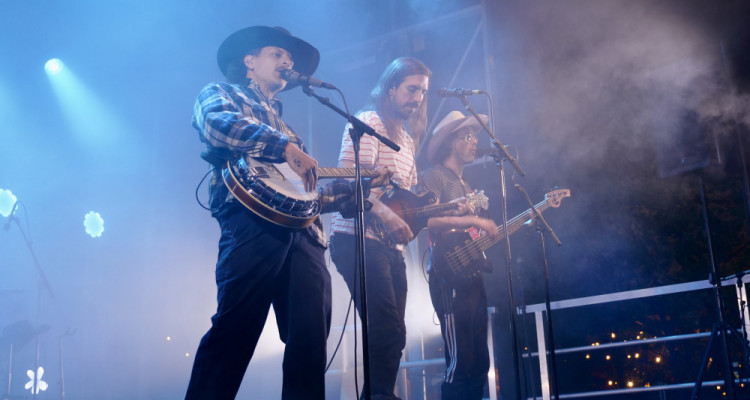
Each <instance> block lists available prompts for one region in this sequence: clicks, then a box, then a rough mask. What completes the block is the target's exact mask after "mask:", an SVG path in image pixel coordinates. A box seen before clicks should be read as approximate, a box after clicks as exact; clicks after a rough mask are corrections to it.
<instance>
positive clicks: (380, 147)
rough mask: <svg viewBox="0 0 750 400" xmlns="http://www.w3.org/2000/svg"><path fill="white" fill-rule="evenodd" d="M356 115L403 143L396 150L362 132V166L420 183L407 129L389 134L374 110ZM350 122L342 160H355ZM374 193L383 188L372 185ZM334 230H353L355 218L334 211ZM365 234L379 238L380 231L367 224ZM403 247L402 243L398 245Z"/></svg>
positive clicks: (402, 182)
mask: <svg viewBox="0 0 750 400" xmlns="http://www.w3.org/2000/svg"><path fill="white" fill-rule="evenodd" d="M357 118H359V119H361V120H362V122H364V123H366V124H367V125H369V126H371V127H372V128H373V129H374V130H375V132H377V133H379V134H381V135H383V136H386V137H388V138H390V139H391V140H393V141H394V142H396V144H398V145H399V146H401V150H400V151H399V152H396V151H393V150H392V149H391V148H390V147H388V146H386V145H385V144H383V143H382V142H380V141H379V140H378V139H377V138H374V137H372V136H370V135H364V136H362V139H361V141H360V154H359V159H360V162H361V163H362V166H363V167H379V166H385V167H388V169H389V170H390V171H391V172H393V177H392V180H393V181H394V182H396V183H397V184H398V185H399V186H400V187H402V188H405V189H409V188H410V187H411V186H414V185H416V184H417V167H416V163H415V161H414V160H415V158H414V153H415V149H414V141H413V140H412V138H411V136H409V134H408V133H407V132H406V130H405V129H401V131H400V132H398V134H397V137H396V138H393V137H391V136H389V135H388V134H387V131H386V128H385V124H384V123H383V121H382V120H381V119H380V116H378V114H377V113H376V112H375V111H363V112H360V113H359V114H357ZM350 127H351V125H350V124H347V125H346V128H345V129H344V135H343V138H342V140H341V153H340V154H339V163H340V162H342V161H351V162H354V149H353V145H352V139H351V138H350V137H349V128H350ZM372 191H373V193H375V194H379V193H382V189H375V188H373V189H372ZM331 232H332V233H334V234H335V233H348V234H351V235H353V234H354V220H353V219H344V218H343V217H342V216H341V215H340V214H338V213H337V214H334V215H333V218H332V219H331ZM366 237H367V238H368V239H375V240H380V237H379V235H377V234H376V233H375V231H374V230H373V228H372V227H371V226H368V227H367V231H366ZM397 248H399V249H403V246H397Z"/></svg>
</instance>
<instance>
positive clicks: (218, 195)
mask: <svg viewBox="0 0 750 400" xmlns="http://www.w3.org/2000/svg"><path fill="white" fill-rule="evenodd" d="M193 127H194V128H195V129H197V130H198V133H199V135H200V139H201V141H202V142H204V143H206V146H207V147H208V150H209V152H212V153H214V154H215V155H218V156H220V157H223V158H226V159H230V158H234V157H240V156H243V157H252V158H257V159H259V160H262V161H266V162H272V163H282V162H285V160H284V159H283V158H282V157H281V155H282V154H283V153H284V148H285V147H286V145H287V143H289V142H292V143H294V144H296V145H297V146H298V147H299V148H301V149H302V150H303V151H305V152H306V150H305V147H304V145H303V143H302V140H301V139H300V138H299V137H298V136H297V135H296V134H295V133H294V131H293V130H292V129H291V128H289V127H288V126H287V125H286V124H285V123H284V121H282V120H281V102H280V101H279V100H278V99H276V98H271V99H269V98H266V96H264V95H263V93H262V92H261V91H260V88H259V87H258V84H257V83H255V82H253V81H251V80H248V83H247V85H246V86H242V85H238V84H230V83H223V82H222V83H211V84H209V85H207V86H206V87H205V88H203V90H202V91H201V92H200V94H198V99H197V100H196V102H195V108H194V114H193ZM343 186H346V187H347V188H348V187H349V185H340V184H339V185H335V188H336V190H335V191H336V193H335V194H334V192H332V190H334V189H333V188H334V186H333V185H329V186H327V187H326V188H324V189H322V190H319V192H320V193H321V194H322V196H321V202H324V203H325V204H323V209H324V211H328V210H330V209H331V208H332V205H333V208H336V206H335V204H336V201H348V197H350V194H348V193H339V192H340V189H341V188H342V187H343ZM344 192H348V190H344ZM209 193H210V204H211V208H212V209H213V210H218V209H219V208H220V207H221V206H222V205H224V204H225V203H227V202H233V201H236V200H235V199H234V196H233V195H232V194H231V193H230V192H229V190H228V189H227V187H226V186H225V185H224V182H223V181H222V179H221V176H220V171H219V169H218V168H217V169H216V170H215V173H214V174H213V178H212V180H211V184H210V187H209ZM344 197H346V198H347V199H344ZM332 202H333V203H332ZM328 212H330V211H328ZM307 230H308V232H309V233H310V234H311V235H312V236H313V237H314V238H315V239H317V241H318V243H319V244H321V245H322V246H324V247H325V246H326V239H325V232H323V228H322V225H321V224H320V219H319V218H318V219H316V221H315V223H314V224H312V225H311V226H310V227H309V228H307Z"/></svg>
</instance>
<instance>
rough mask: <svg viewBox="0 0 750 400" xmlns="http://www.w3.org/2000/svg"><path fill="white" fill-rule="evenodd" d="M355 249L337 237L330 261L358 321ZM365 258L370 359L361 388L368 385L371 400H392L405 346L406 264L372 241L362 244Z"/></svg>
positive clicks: (347, 237)
mask: <svg viewBox="0 0 750 400" xmlns="http://www.w3.org/2000/svg"><path fill="white" fill-rule="evenodd" d="M355 248H356V247H355V241H354V236H352V235H347V234H341V233H337V234H335V235H333V236H332V237H331V259H332V260H333V262H334V263H335V264H336V269H337V270H338V272H339V273H340V274H341V276H343V278H344V280H345V281H346V285H347V286H348V287H349V293H352V295H353V296H354V299H355V304H356V305H357V310H359V311H360V317H361V316H362V314H361V310H360V304H359V293H360V292H361V290H360V289H359V287H360V281H359V279H355V271H354V270H355V263H356V260H355ZM365 256H366V263H365V264H366V271H365V272H366V280H367V313H368V319H367V320H368V340H369V355H370V376H369V377H365V387H366V386H367V385H370V388H371V392H372V395H373V398H381V399H395V398H396V397H395V395H394V393H393V389H394V388H395V386H396V377H397V376H398V368H399V363H400V361H401V354H402V350H403V349H404V346H405V345H406V324H405V323H404V313H405V310H406V264H405V263H404V256H403V255H402V254H401V252H400V251H398V250H395V249H392V248H390V247H386V246H385V245H383V244H382V243H380V242H378V241H375V240H366V241H365ZM356 276H357V278H358V277H359V273H357V274H356ZM355 285H356V286H355Z"/></svg>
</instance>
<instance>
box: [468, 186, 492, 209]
mask: <svg viewBox="0 0 750 400" xmlns="http://www.w3.org/2000/svg"><path fill="white" fill-rule="evenodd" d="M467 200H468V201H469V204H471V205H472V206H474V208H477V207H480V208H484V209H485V210H486V209H488V208H490V199H489V197H487V195H486V194H484V190H480V191H478V192H474V193H472V194H469V195H468V196H467Z"/></svg>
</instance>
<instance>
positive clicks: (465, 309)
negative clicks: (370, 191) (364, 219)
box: [421, 111, 497, 400]
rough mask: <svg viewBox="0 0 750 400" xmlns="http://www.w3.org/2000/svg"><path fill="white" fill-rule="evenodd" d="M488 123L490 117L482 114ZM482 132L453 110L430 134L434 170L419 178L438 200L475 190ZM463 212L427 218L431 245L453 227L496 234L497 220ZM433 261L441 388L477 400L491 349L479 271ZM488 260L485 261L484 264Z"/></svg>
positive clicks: (429, 151)
mask: <svg viewBox="0 0 750 400" xmlns="http://www.w3.org/2000/svg"><path fill="white" fill-rule="evenodd" d="M480 118H482V119H483V121H484V122H485V123H486V122H487V116H486V115H480ZM481 129H482V127H481V125H480V124H479V122H478V121H477V120H476V119H475V118H474V117H473V116H468V117H466V116H464V115H463V114H462V113H461V112H460V111H452V112H451V113H449V114H448V115H446V116H445V118H443V120H442V121H440V123H439V124H438V126H437V127H436V128H435V130H434V131H433V134H432V138H431V140H430V143H429V146H428V147H427V157H428V159H429V161H430V163H431V164H432V165H433V168H432V169H431V170H429V171H427V172H426V173H425V174H424V175H423V176H422V178H421V181H422V185H423V186H424V188H425V189H427V190H429V191H431V192H433V193H434V194H435V195H436V196H437V198H438V200H439V202H441V203H446V202H450V201H455V200H457V199H461V198H466V197H467V196H469V195H470V194H471V193H473V191H472V189H471V188H470V187H469V186H468V185H467V184H466V182H464V180H463V179H462V175H463V170H464V165H465V164H469V163H471V162H473V161H474V157H475V155H476V151H477V137H476V135H477V133H478V132H479V131H480V130H481ZM466 206H467V207H464V208H461V209H460V210H462V211H465V212H466V213H465V214H464V215H449V216H439V217H433V218H430V219H429V220H428V224H427V227H428V228H429V230H430V238H431V240H430V242H431V245H433V247H432V249H433V250H434V245H435V241H440V240H441V234H443V233H445V232H447V231H449V230H452V229H474V230H477V229H478V231H475V233H479V231H484V232H487V233H489V234H497V226H496V225H495V222H494V221H492V220H491V219H488V218H480V217H478V216H476V215H475V213H474V210H473V207H471V206H470V205H468V204H466ZM434 261H435V260H434V257H430V268H429V273H430V281H429V285H430V297H431V298H432V304H433V306H434V307H435V311H436V312H437V315H438V318H439V320H440V330H441V332H442V335H443V340H444V342H445V365H446V373H445V377H444V380H443V384H442V387H441V392H442V399H443V400H448V399H451V400H453V399H462V400H469V399H471V400H479V399H481V398H482V397H483V394H484V383H485V382H487V372H488V371H489V367H490V361H489V350H488V348H487V295H486V293H485V290H484V282H483V279H482V275H481V273H477V274H474V275H472V276H470V277H457V276H455V275H454V274H452V273H451V272H450V271H446V268H445V267H443V269H441V268H440V267H441V266H440V265H435V264H436V263H435V262H434ZM484 261H487V260H484Z"/></svg>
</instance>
